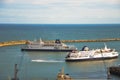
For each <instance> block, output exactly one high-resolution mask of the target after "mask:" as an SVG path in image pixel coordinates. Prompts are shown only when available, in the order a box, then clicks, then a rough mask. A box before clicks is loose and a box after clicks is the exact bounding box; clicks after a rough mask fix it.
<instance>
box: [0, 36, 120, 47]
mask: <svg viewBox="0 0 120 80" xmlns="http://www.w3.org/2000/svg"><path fill="white" fill-rule="evenodd" d="M108 41H120V38H112V39H94V40H61V42H63V43H76V42H108ZM28 42H29V40H18V41H7V42H0V47H2V46H12V45H21V44H26V43H28ZM44 42H46V43H52V42H54V40H50V41H49V40H47V41H44Z"/></svg>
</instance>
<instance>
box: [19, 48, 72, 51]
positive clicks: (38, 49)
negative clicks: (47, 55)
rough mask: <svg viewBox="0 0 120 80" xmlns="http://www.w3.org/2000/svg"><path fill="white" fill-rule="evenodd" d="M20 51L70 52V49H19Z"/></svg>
mask: <svg viewBox="0 0 120 80" xmlns="http://www.w3.org/2000/svg"><path fill="white" fill-rule="evenodd" d="M21 51H48V52H71V51H72V49H27V48H26V49H21Z"/></svg>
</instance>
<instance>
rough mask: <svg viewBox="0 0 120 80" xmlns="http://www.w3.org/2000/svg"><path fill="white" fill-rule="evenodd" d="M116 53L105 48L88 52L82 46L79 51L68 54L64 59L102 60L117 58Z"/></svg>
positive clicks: (86, 48)
mask: <svg viewBox="0 0 120 80" xmlns="http://www.w3.org/2000/svg"><path fill="white" fill-rule="evenodd" d="M118 55H119V54H118V52H116V51H115V49H110V48H107V46H106V45H105V48H103V49H95V50H89V48H88V47H87V46H84V47H83V49H82V50H81V51H78V50H74V51H72V52H69V53H68V54H67V56H66V57H65V60H66V61H87V60H103V59H112V58H117V57H118Z"/></svg>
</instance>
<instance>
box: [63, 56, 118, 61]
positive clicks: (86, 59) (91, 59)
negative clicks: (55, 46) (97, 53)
mask: <svg viewBox="0 0 120 80" xmlns="http://www.w3.org/2000/svg"><path fill="white" fill-rule="evenodd" d="M117 57H118V56H113V57H100V58H84V59H80V58H79V59H70V58H68V59H67V58H66V60H65V61H67V62H76V61H96V60H106V59H115V58H117Z"/></svg>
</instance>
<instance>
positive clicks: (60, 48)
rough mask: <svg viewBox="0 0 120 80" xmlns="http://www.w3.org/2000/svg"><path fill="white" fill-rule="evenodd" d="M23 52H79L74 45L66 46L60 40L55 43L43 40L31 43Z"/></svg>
mask: <svg viewBox="0 0 120 80" xmlns="http://www.w3.org/2000/svg"><path fill="white" fill-rule="evenodd" d="M21 50H22V51H54V52H71V51H73V50H77V48H76V47H75V46H73V45H66V44H64V43H62V42H61V41H60V40H59V39H56V40H55V42H54V43H45V42H43V41H42V40H41V39H40V40H39V41H29V43H28V44H27V46H25V47H23V48H22V49H21Z"/></svg>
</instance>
